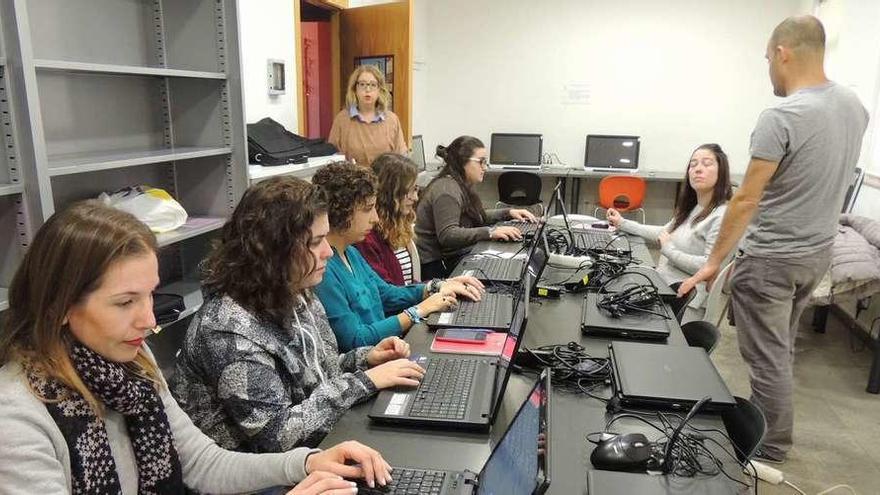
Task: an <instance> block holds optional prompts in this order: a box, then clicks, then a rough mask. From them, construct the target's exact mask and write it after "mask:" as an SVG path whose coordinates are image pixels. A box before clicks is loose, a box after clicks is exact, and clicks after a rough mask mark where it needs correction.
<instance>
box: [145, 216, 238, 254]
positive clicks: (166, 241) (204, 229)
mask: <svg viewBox="0 0 880 495" xmlns="http://www.w3.org/2000/svg"><path fill="white" fill-rule="evenodd" d="M225 223H226V219H225V218H223V217H193V216H191V217H189V219H188V220H187V221H186V223H185V224H183V225H182V226H180V227H178V228H177V229H174V230H172V231H171V232H165V233H163V234H156V239H157V240H158V241H159V246H160V247H161V246H169V245H171V244H174V243H176V242H180V241H183V240H186V239H190V238H192V237H196V236H199V235H202V234H205V233H208V232H211V231H214V230H217V229H219V228H221V227H223V224H225Z"/></svg>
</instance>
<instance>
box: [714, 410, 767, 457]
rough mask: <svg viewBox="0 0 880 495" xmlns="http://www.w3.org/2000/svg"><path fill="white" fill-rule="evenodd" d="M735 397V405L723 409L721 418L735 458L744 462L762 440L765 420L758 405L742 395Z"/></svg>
mask: <svg viewBox="0 0 880 495" xmlns="http://www.w3.org/2000/svg"><path fill="white" fill-rule="evenodd" d="M734 399H736V407H734V408H733V409H730V410H727V411H724V412H723V413H722V414H721V419H722V421H724V428H725V429H726V430H727V435H728V436H729V437H730V440H731V442H732V443H733V446H734V451H735V452H736V458H737V459H739V461H740V462H746V461H748V460H749V459H751V457H752V455H753V454H754V453H755V450H756V449H757V448H758V446H759V445H761V441H763V440H764V433H765V432H766V431H767V420H766V419H765V418H764V413H763V412H761V410H760V409H758V406H756V405H755V404H752V403H751V402H749V400H748V399H743V398H742V397H734Z"/></svg>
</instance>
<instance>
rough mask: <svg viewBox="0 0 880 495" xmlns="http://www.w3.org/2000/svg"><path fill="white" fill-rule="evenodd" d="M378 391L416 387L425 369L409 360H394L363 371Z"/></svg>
mask: <svg viewBox="0 0 880 495" xmlns="http://www.w3.org/2000/svg"><path fill="white" fill-rule="evenodd" d="M365 373H366V374H367V376H368V377H369V378H370V380H371V381H372V382H373V385H375V386H376V388H378V389H379V390H381V389H383V388H389V387H396V386H399V385H406V386H409V387H417V386H418V385H419V381H421V379H422V377H423V376H425V369H424V368H422V367H421V366H419V365H417V364H416V363H414V362H412V361H410V360H409V359H395V360H394V361H388V362H387V363H383V364H380V365H379V366H376V367H374V368H370V369H368V370H367V371H365Z"/></svg>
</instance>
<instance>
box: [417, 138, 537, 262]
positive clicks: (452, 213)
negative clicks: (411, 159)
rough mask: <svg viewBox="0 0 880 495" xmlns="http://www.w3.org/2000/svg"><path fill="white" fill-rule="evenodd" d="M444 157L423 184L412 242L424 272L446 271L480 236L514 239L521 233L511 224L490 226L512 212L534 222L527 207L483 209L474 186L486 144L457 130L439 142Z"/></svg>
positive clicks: (482, 169)
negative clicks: (454, 135)
mask: <svg viewBox="0 0 880 495" xmlns="http://www.w3.org/2000/svg"><path fill="white" fill-rule="evenodd" d="M437 154H438V155H439V156H440V157H441V158H443V161H444V162H445V163H446V165H444V167H443V169H442V170H440V173H439V174H438V175H437V177H436V178H435V179H434V180H432V181H431V183H430V184H428V187H426V188H425V193H424V194H423V195H422V200H421V201H420V202H419V207H418V211H417V212H416V218H417V220H416V236H417V240H416V245H417V246H418V248H419V257H420V258H421V262H422V277H423V278H433V277H445V276H447V275H449V273H450V272H452V270H453V269H455V265H457V264H458V261H459V260H460V259H461V258H462V256H464V255H465V254H467V253H468V251H470V249H471V247H472V246H473V245H474V244H476V243H477V242H479V241H488V240H490V239H491V240H496V241H516V240H520V239H522V233H521V232H520V231H519V229H517V228H516V227H512V226H505V225H501V226H494V227H493V226H491V224H493V223H496V222H498V221H500V220H507V219H510V218H513V219H514V220H526V221H530V222H535V221H537V219H536V218H535V216H534V215H532V213H531V212H529V211H528V210H522V209H516V208H502V209H495V210H484V209H483V203H482V201H480V197H479V196H478V195H477V192H476V191H475V190H474V186H475V185H476V184H478V183H480V182H483V175H484V174H485V173H486V167H487V165H488V164H489V159H488V157H487V153H486V146H485V145H483V142H482V141H480V140H479V139H477V138H475V137H472V136H460V137H458V138H456V139H455V140H454V141H452V142H451V143H449V146H447V147H445V148H444V147H442V146H438V147H437Z"/></svg>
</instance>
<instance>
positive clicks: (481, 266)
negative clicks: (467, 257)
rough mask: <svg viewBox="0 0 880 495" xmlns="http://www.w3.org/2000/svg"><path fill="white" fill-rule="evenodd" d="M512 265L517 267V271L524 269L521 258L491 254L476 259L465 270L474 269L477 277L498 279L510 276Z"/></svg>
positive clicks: (474, 274)
mask: <svg viewBox="0 0 880 495" xmlns="http://www.w3.org/2000/svg"><path fill="white" fill-rule="evenodd" d="M511 266H516V267H517V268H516V272H517V273H518V272H519V271H522V264H521V262H520V261H519V260H513V259H509V258H507V259H505V258H496V257H489V256H487V257H480V258H476V259H474V260H473V261H472V262H469V263H468V264H467V265H466V268H465V270H471V271H473V276H474V277H476V278H482V279H488V280H497V279H507V278H510V277H509V275H510V272H511Z"/></svg>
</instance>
